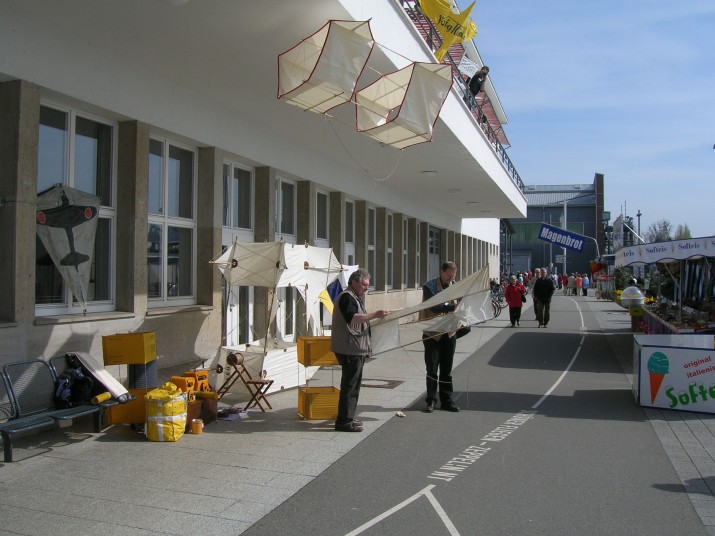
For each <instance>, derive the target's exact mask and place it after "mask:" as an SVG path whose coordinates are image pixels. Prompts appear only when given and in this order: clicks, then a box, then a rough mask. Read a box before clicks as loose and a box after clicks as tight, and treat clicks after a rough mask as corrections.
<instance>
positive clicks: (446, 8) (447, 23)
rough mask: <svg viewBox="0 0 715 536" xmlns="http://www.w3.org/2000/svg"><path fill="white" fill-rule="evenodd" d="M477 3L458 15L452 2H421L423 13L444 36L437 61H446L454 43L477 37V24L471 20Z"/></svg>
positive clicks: (424, 0) (422, 0)
mask: <svg viewBox="0 0 715 536" xmlns="http://www.w3.org/2000/svg"><path fill="white" fill-rule="evenodd" d="M475 3H476V0H475V2H472V3H471V4H470V6H469V7H468V8H467V9H465V10H464V11H462V12H461V13H456V12H455V11H453V10H452V2H451V1H450V0H421V2H420V6H421V7H422V12H423V13H424V14H425V16H426V17H427V18H428V19H430V20H431V21H432V23H433V24H434V25H435V26H436V27H437V29H438V30H439V33H440V35H441V36H442V45H441V46H440V47H439V48H438V49H437V50H436V51H435V53H434V55H435V57H436V58H437V61H439V62H441V61H442V60H443V59H444V56H445V55H446V54H447V51H448V50H449V47H451V46H452V45H453V44H454V43H461V42H462V41H466V40H468V39H472V38H473V37H474V36H475V35H477V26H476V24H474V22H473V21H471V20H469V15H470V14H471V13H472V9H473V8H474V4H475Z"/></svg>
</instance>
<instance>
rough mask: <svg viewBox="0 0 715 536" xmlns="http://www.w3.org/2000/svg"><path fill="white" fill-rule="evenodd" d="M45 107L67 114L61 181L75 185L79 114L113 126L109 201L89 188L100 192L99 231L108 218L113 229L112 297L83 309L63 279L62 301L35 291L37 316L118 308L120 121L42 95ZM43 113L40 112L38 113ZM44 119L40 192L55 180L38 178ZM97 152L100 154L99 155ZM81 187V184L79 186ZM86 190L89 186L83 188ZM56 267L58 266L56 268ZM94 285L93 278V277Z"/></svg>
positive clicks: (109, 287) (108, 257)
mask: <svg viewBox="0 0 715 536" xmlns="http://www.w3.org/2000/svg"><path fill="white" fill-rule="evenodd" d="M42 108H47V109H50V110H53V111H56V112H59V113H62V114H65V116H66V120H67V122H66V125H65V126H66V130H65V131H64V132H65V134H66V136H67V138H66V140H65V142H64V148H63V162H62V165H63V167H64V169H63V170H62V174H61V184H63V185H65V186H68V187H71V188H75V187H76V186H78V185H77V184H76V179H77V177H76V170H77V166H76V164H77V154H78V143H77V135H78V134H77V119H78V118H79V119H80V120H87V121H92V122H94V123H98V124H100V125H104V126H107V127H109V128H110V129H111V139H110V141H109V151H110V155H109V159H110V162H109V166H108V167H109V169H108V173H109V177H108V178H107V181H108V182H109V184H108V185H107V186H106V189H107V193H108V196H109V198H110V199H109V204H108V205H105V204H103V202H104V199H102V196H100V195H99V193H101V192H97V191H94V192H87V193H90V194H92V195H97V196H98V197H100V206H99V210H98V229H97V232H98V233H99V232H100V226H101V225H104V223H103V222H107V223H108V225H109V229H108V232H107V237H108V240H109V245H108V247H107V249H106V250H105V251H104V254H105V255H106V270H105V273H104V274H103V277H105V278H106V279H107V284H106V287H107V289H106V290H107V293H108V297H107V299H101V300H92V301H88V302H87V308H86V311H85V309H83V308H82V307H81V306H80V305H79V303H77V302H76V301H75V296H74V295H73V293H72V291H71V289H70V288H69V286H68V285H67V283H66V282H65V281H64V280H62V298H63V300H62V302H58V303H37V293H36V292H35V295H34V298H33V300H34V311H35V316H36V317H43V316H54V315H73V314H83V313H85V312H86V313H102V312H110V311H114V310H115V309H116V238H117V233H116V231H117V224H116V222H117V209H116V198H117V162H118V148H119V141H118V135H119V124H118V122H117V121H115V120H112V119H110V118H109V117H107V116H103V115H98V114H97V113H92V112H89V111H87V110H85V109H83V108H82V107H81V106H73V105H66V104H62V103H60V102H57V101H53V100H51V99H41V100H40V111H41V109H42ZM38 116H39V114H38ZM40 121H41V120H40V119H39V117H38V141H37V174H36V177H35V188H36V191H37V192H38V193H40V192H41V191H44V190H46V189H47V188H48V187H51V186H52V184H56V183H52V184H43V186H42V187H41V188H40V186H39V183H38V181H39V180H40V177H39V174H40V172H41V170H40V167H41V165H40V157H41V155H40V148H41V147H40V146H41V143H42V140H41V137H42V132H41V130H42V128H43V124H42V123H41V122H40ZM95 156H96V155H95ZM97 186H99V185H97V184H95V189H96V190H97V189H100V188H97ZM77 189H80V188H77ZM82 191H86V190H82ZM98 237H99V234H98V235H97V238H95V250H94V255H93V258H92V263H93V270H96V266H97V259H98V257H99V255H98V254H97V246H98V244H100V245H103V244H104V239H103V240H101V241H99V240H98ZM36 240H38V242H39V238H36ZM36 269H37V256H35V270H36ZM54 269H55V270H57V269H56V267H55V268H54ZM92 273H94V274H96V271H93V272H92ZM56 275H57V277H60V278H61V277H62V276H61V275H60V274H59V272H58V273H57V274H56ZM90 277H94V279H95V280H96V275H94V276H90ZM35 278H36V281H37V278H38V276H37V273H35ZM90 285H91V281H90Z"/></svg>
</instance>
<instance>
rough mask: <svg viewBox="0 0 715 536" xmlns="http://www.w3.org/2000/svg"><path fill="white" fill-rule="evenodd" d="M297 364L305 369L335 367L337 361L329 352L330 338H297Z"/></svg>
mask: <svg viewBox="0 0 715 536" xmlns="http://www.w3.org/2000/svg"><path fill="white" fill-rule="evenodd" d="M298 363H301V364H303V365H304V366H306V367H328V366H331V365H337V364H338V360H337V358H336V357H335V354H334V353H333V352H331V351H330V337H319V336H314V337H302V336H301V337H298Z"/></svg>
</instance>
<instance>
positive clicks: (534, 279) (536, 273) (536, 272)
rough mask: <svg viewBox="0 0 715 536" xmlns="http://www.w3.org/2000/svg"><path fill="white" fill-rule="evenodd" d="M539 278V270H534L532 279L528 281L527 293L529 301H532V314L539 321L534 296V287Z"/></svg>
mask: <svg viewBox="0 0 715 536" xmlns="http://www.w3.org/2000/svg"><path fill="white" fill-rule="evenodd" d="M540 277H541V269H539V268H534V277H532V278H531V279H529V293H530V294H531V299H532V300H533V301H534V314H535V315H536V320H537V321H538V320H539V309H538V307H537V306H536V296H534V285H536V282H537V281H538V280H539V278H540Z"/></svg>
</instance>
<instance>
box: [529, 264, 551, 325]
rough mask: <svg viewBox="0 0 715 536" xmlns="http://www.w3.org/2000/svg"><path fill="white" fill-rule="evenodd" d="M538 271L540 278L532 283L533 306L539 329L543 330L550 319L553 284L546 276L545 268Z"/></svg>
mask: <svg viewBox="0 0 715 536" xmlns="http://www.w3.org/2000/svg"><path fill="white" fill-rule="evenodd" d="M540 271H541V274H540V277H539V279H538V280H537V281H536V283H534V305H535V307H536V317H537V319H538V320H539V327H540V328H541V327H544V328H545V327H546V326H548V325H549V319H550V318H551V296H553V295H554V284H553V282H552V281H551V278H550V277H547V276H546V268H542V269H541V270H540Z"/></svg>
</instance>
